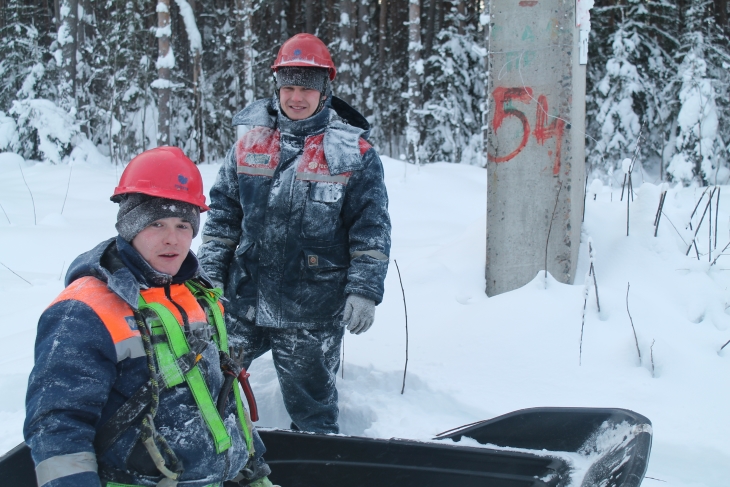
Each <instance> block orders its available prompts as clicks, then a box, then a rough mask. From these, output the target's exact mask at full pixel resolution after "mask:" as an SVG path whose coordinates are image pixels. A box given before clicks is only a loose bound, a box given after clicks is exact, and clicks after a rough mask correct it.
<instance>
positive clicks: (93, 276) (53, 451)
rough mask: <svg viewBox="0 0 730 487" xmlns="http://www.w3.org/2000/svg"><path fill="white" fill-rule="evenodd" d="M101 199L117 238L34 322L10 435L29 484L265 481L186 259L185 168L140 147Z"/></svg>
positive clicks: (220, 326)
mask: <svg viewBox="0 0 730 487" xmlns="http://www.w3.org/2000/svg"><path fill="white" fill-rule="evenodd" d="M112 200H113V201H115V202H117V203H119V212H118V214H117V224H116V228H117V230H118V232H119V235H118V236H117V237H115V238H112V239H109V240H107V241H105V242H102V243H100V244H99V245H97V246H96V247H95V248H94V249H93V250H91V251H89V252H86V253H84V254H82V255H80V256H79V257H78V258H77V259H76V260H75V261H74V262H73V263H72V264H71V266H70V267H69V270H68V274H67V275H66V289H65V290H64V291H63V292H62V293H61V294H60V295H59V296H58V298H56V300H55V301H53V303H51V305H50V306H49V307H48V308H47V309H46V310H45V311H44V312H43V314H42V315H41V318H40V320H39V322H38V334H37V337H36V346H35V365H34V367H33V371H32V372H31V375H30V378H29V381H28V392H27V397H26V419H25V426H24V434H25V441H26V443H27V444H28V445H29V446H30V448H31V453H32V456H33V460H34V462H35V465H36V477H37V479H38V485H39V486H41V487H99V486H100V485H103V486H105V487H133V486H154V485H158V486H162V485H169V486H173V485H180V486H183V485H184V486H189V487H213V486H215V487H221V486H223V484H224V482H225V486H226V487H228V486H233V485H252V486H257V487H265V486H271V483H270V482H269V480H268V478H267V475H268V474H269V472H270V470H269V468H268V466H267V465H266V463H265V462H264V460H263V458H262V454H263V453H264V451H265V449H264V446H263V444H262V442H261V439H260V438H259V436H258V433H257V432H256V430H255V429H254V428H253V426H252V425H251V422H250V420H249V418H248V415H247V413H246V410H245V409H244V407H243V404H242V403H241V397H240V393H239V391H238V385H237V384H236V383H235V380H233V379H227V378H228V377H232V376H236V375H237V374H238V373H239V372H240V366H239V365H238V364H237V363H236V362H235V361H234V360H233V359H231V357H230V356H228V354H227V353H226V352H227V351H228V343H227V342H228V337H227V333H226V327H225V323H224V320H223V316H222V313H223V308H222V306H221V305H220V303H219V297H220V295H219V292H217V291H216V290H214V289H213V286H212V285H211V282H210V281H209V280H208V278H207V277H206V276H205V274H204V273H203V272H202V270H201V268H200V266H199V264H198V260H197V258H196V257H195V255H194V254H193V253H192V252H191V251H190V244H191V242H192V240H193V237H194V236H195V235H196V234H197V233H198V229H199V227H200V212H202V211H206V210H208V207H207V206H206V205H205V196H204V195H203V181H202V179H201V177H200V172H199V171H198V168H197V167H196V166H195V164H193V162H192V161H191V160H190V159H188V158H187V157H186V156H185V154H183V152H182V151H181V150H180V149H178V148H174V147H159V148H157V149H152V150H149V151H146V152H144V153H142V154H140V155H139V156H137V157H136V158H134V159H133V160H132V161H131V162H130V163H129V165H128V166H127V168H126V169H125V170H124V173H122V177H121V179H120V181H119V186H118V187H117V188H116V190H115V191H114V195H113V196H112ZM239 472H241V473H240V474H239ZM234 479H235V481H234Z"/></svg>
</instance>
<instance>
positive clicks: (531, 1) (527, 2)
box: [519, 0, 537, 7]
mask: <svg viewBox="0 0 730 487" xmlns="http://www.w3.org/2000/svg"><path fill="white" fill-rule="evenodd" d="M535 5H537V0H522V1H521V2H520V3H519V6H520V7H534V6H535Z"/></svg>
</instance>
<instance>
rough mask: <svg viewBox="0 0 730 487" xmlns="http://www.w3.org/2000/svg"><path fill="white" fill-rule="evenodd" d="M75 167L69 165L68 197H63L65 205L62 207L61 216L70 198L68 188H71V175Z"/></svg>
mask: <svg viewBox="0 0 730 487" xmlns="http://www.w3.org/2000/svg"><path fill="white" fill-rule="evenodd" d="M73 170H74V167H73V166H72V165H71V164H69V170H68V181H66V196H64V197H63V205H61V214H62V215H63V209H64V208H66V198H68V188H70V187H71V173H72V172H73Z"/></svg>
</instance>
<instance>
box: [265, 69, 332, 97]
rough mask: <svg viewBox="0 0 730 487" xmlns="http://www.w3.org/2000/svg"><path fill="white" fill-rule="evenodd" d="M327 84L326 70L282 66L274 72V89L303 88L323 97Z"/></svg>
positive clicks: (327, 73) (327, 75)
mask: <svg viewBox="0 0 730 487" xmlns="http://www.w3.org/2000/svg"><path fill="white" fill-rule="evenodd" d="M328 84H329V71H328V70H327V68H307V67H301V66H284V67H281V68H279V69H278V70H277V71H276V89H277V90H280V89H281V87H282V86H303V87H305V88H310V89H312V90H317V91H319V92H320V93H322V94H323V95H324V94H325V93H326V91H327V86H328Z"/></svg>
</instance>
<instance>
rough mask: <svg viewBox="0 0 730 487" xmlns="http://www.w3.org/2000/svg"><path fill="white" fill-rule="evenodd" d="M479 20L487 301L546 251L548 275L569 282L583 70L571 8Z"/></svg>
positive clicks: (503, 1)
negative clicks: (483, 34)
mask: <svg viewBox="0 0 730 487" xmlns="http://www.w3.org/2000/svg"><path fill="white" fill-rule="evenodd" d="M489 13H490V15H491V17H490V22H489V24H490V25H489V27H490V34H489V43H490V48H489V51H490V52H489V72H490V78H489V79H490V80H489V88H488V89H489V95H490V100H489V105H490V115H489V126H488V136H487V157H488V163H487V177H488V182H487V265H486V272H485V276H486V292H487V294H488V295H489V296H494V295H496V294H500V293H503V292H507V291H511V290H513V289H517V288H519V287H521V286H523V285H525V284H526V283H528V282H530V281H531V280H532V279H533V278H535V276H536V275H537V273H538V272H539V271H541V270H544V269H545V265H546V248H547V270H548V272H550V273H551V274H552V276H553V277H555V279H557V280H558V281H560V282H564V283H572V282H573V279H574V278H575V268H576V264H577V261H578V248H579V247H580V229H581V219H582V213H583V187H584V181H585V140H584V131H585V78H586V69H585V68H586V67H585V65H582V64H580V61H581V59H580V56H579V54H580V52H579V44H580V33H579V28H578V27H577V26H576V19H575V15H576V0H520V1H519V2H515V1H513V0H491V1H490V8H489ZM583 62H585V60H583ZM556 201H557V204H556ZM554 209H555V211H553V210H554ZM551 221H552V228H550V225H551ZM548 232H550V238H549V242H548ZM546 244H547V247H546Z"/></svg>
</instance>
